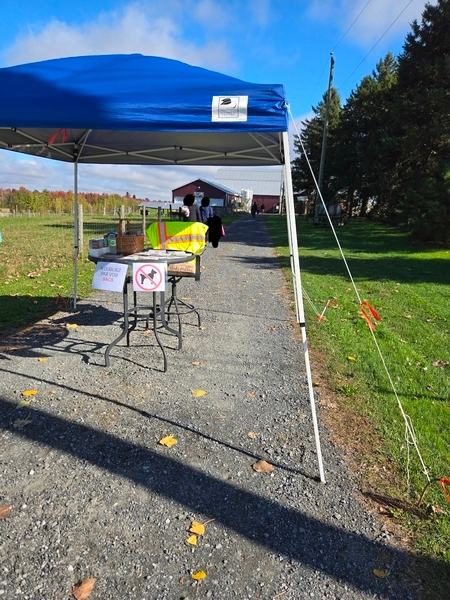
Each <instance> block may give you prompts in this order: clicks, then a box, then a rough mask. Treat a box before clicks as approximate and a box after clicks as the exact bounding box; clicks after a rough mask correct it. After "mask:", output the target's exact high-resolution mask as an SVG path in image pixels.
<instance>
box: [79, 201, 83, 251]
mask: <svg viewBox="0 0 450 600" xmlns="http://www.w3.org/2000/svg"><path fill="white" fill-rule="evenodd" d="M83 241H84V237H83V205H82V204H79V205H78V240H77V242H78V254H79V255H82V254H83Z"/></svg>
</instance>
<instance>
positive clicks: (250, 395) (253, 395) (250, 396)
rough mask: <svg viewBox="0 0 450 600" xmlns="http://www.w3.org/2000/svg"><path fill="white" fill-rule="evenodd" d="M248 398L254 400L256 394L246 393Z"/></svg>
mask: <svg viewBox="0 0 450 600" xmlns="http://www.w3.org/2000/svg"><path fill="white" fill-rule="evenodd" d="M247 396H248V397H249V398H256V392H247Z"/></svg>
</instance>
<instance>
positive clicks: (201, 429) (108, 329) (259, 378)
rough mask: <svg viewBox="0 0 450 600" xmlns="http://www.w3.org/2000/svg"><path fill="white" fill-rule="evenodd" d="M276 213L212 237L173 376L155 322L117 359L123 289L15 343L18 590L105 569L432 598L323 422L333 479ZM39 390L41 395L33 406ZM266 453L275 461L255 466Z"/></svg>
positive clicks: (1, 585)
mask: <svg viewBox="0 0 450 600" xmlns="http://www.w3.org/2000/svg"><path fill="white" fill-rule="evenodd" d="M266 218H270V216H264V217H262V216H261V217H257V218H256V219H252V218H250V217H247V216H244V217H242V218H241V219H240V220H238V221H236V222H235V223H234V224H233V225H231V226H230V227H229V228H228V230H227V235H226V237H225V238H223V239H222V240H221V242H220V244H219V247H218V248H217V249H214V248H212V247H208V248H207V249H206V252H205V254H204V256H203V259H202V264H203V267H204V268H203V273H202V278H201V281H200V282H199V283H196V282H194V281H192V280H191V281H185V282H183V283H182V284H181V295H182V296H185V297H190V298H191V299H192V300H193V302H194V303H195V305H196V306H197V307H199V309H200V312H201V315H202V327H201V328H198V327H197V326H196V323H195V319H193V318H192V316H189V317H186V319H185V321H186V324H185V326H184V331H183V347H182V349H181V350H176V349H175V346H176V344H175V342H174V338H173V337H172V336H167V335H166V336H164V338H165V340H166V343H167V345H168V346H169V349H168V351H167V356H168V370H167V372H166V373H164V372H162V356H161V352H160V350H159V348H158V347H157V346H156V344H155V338H154V336H153V334H152V333H151V332H150V333H149V332H146V331H145V329H144V324H143V323H142V326H140V327H139V328H138V330H137V331H136V332H134V333H133V334H132V338H131V340H132V344H131V346H130V347H129V348H127V347H126V346H125V345H124V344H123V343H121V344H120V345H119V346H117V347H116V348H115V349H114V350H113V352H112V354H111V365H110V367H109V368H106V367H105V366H104V351H105V344H107V343H109V342H110V341H111V340H112V339H113V338H114V337H115V336H116V335H117V333H118V332H119V331H120V309H121V295H120V294H115V293H106V292H97V293H95V294H94V295H93V296H92V297H91V298H90V299H88V300H86V301H83V302H81V303H80V304H79V306H78V308H79V311H78V312H77V313H76V314H68V313H58V314H57V315H55V316H54V317H53V318H51V319H49V320H46V321H44V322H41V323H39V324H37V325H36V326H35V327H33V328H31V329H30V330H28V331H26V332H22V333H21V334H20V335H16V336H13V337H10V338H9V339H7V340H4V341H3V342H2V347H1V353H0V358H1V359H2V361H1V367H2V374H1V379H0V404H1V410H0V425H1V428H2V429H1V435H0V464H1V470H0V476H1V479H0V504H10V505H12V511H11V514H10V515H9V516H7V517H6V518H4V519H2V520H0V600H3V599H12V598H15V599H16V598H21V599H30V600H41V599H42V600H56V599H57V598H64V597H69V596H70V594H71V592H72V590H73V586H74V585H75V584H77V583H78V582H80V581H82V580H84V579H86V578H95V579H96V581H95V586H94V588H93V591H92V593H91V594H90V595H89V598H90V599H92V600H107V599H114V600H179V599H185V600H187V599H200V598H212V599H221V600H229V599H233V598H238V599H239V600H245V599H250V598H252V599H256V598H258V599H265V600H271V599H275V598H282V599H283V600H293V599H302V598H315V599H318V598H332V599H342V600H347V599H372V598H386V599H397V598H398V599H402V600H407V599H409V598H413V595H412V592H411V587H410V586H409V585H408V584H407V582H406V581H405V576H404V574H405V571H406V568H407V565H408V554H407V553H406V552H405V551H403V550H402V549H401V548H400V546H397V545H396V543H395V539H394V538H393V537H391V536H390V535H389V533H388V532H387V530H386V529H385V527H384V526H383V524H382V523H381V522H378V521H377V519H376V518H375V517H374V516H373V515H371V514H370V513H369V512H368V511H367V510H365V509H364V507H363V506H362V504H361V503H360V501H359V499H358V495H357V490H356V487H355V486H356V484H355V482H354V480H353V479H352V478H351V476H350V475H349V473H348V472H347V469H346V466H345V462H344V458H343V456H342V455H340V453H339V450H337V449H336V447H335V446H333V445H332V444H331V443H330V442H329V441H328V438H327V431H326V430H324V428H323V427H322V426H321V440H322V451H323V458H324V467H325V476H326V479H327V483H326V484H321V483H320V482H319V481H318V467H317V456H316V453H315V444H314V437H313V430H312V422H311V413H310V408H309V398H308V391H307V385H306V380H305V369H304V359H303V353H302V348H301V345H300V344H298V342H297V341H296V339H298V335H296V333H297V329H298V326H297V325H296V323H295V319H294V315H293V314H292V312H291V309H290V307H289V295H288V293H287V291H286V284H285V281H284V279H283V276H282V273H281V270H280V269H279V265H278V263H277V259H276V258H275V255H274V252H273V249H272V247H271V246H270V243H269V239H268V234H267V230H266V226H265V219H266ZM70 325H71V326H70ZM26 390H36V391H37V393H36V394H35V395H31V396H29V397H28V398H26V400H30V399H31V403H30V405H29V406H25V407H23V408H16V405H17V404H18V402H19V401H20V400H22V399H25V398H23V396H22V393H23V392H24V391H26ZM193 390H194V391H195V390H203V391H204V392H206V394H204V395H199V396H198V397H195V394H194V393H193ZM197 395H198V393H197ZM17 421H21V422H19V423H17ZM24 421H25V423H24ZM15 425H19V426H20V425H21V427H15ZM165 436H174V437H175V438H176V440H177V443H176V445H173V446H172V447H170V448H169V447H166V446H163V445H161V444H160V443H159V442H160V440H161V439H162V438H164V437H165ZM260 459H264V460H266V461H267V462H268V463H270V464H271V465H273V466H274V470H273V471H272V472H269V473H260V472H255V470H253V468H252V465H254V463H256V462H257V461H258V460H260ZM193 521H197V522H200V523H202V524H204V529H205V531H204V534H203V535H198V536H197V537H196V538H195V539H194V538H192V540H191V541H197V545H191V544H189V543H187V539H188V538H189V537H190V536H191V535H192V534H191V533H190V532H189V531H188V530H189V529H190V526H191V524H192V522H193ZM374 570H375V571H376V573H377V574H378V575H379V576H378V577H377V576H376V575H375V574H374ZM198 571H203V572H204V574H206V576H205V577H204V578H203V579H199V580H194V579H193V578H192V577H191V576H192V574H194V573H196V572H198ZM385 574H386V575H387V576H386V577H384V576H383V575H385ZM380 575H381V576H380ZM201 576H202V574H200V577H201ZM80 595H81V594H80ZM81 597H82V595H81Z"/></svg>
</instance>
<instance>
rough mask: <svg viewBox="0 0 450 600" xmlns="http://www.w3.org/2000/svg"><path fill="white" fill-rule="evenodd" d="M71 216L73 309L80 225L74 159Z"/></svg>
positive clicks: (76, 167) (76, 164)
mask: <svg viewBox="0 0 450 600" xmlns="http://www.w3.org/2000/svg"><path fill="white" fill-rule="evenodd" d="M73 179H74V183H73V190H74V191H73V213H74V214H73V218H74V221H75V227H74V234H73V310H76V308H77V287H78V254H79V248H78V244H79V240H80V236H79V231H78V228H79V226H80V224H79V222H78V162H77V161H75V163H74V165H73Z"/></svg>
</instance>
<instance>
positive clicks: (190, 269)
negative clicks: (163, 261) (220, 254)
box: [167, 258, 196, 277]
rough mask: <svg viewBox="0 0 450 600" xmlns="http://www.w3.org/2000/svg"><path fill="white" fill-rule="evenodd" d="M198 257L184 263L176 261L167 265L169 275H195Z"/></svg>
mask: <svg viewBox="0 0 450 600" xmlns="http://www.w3.org/2000/svg"><path fill="white" fill-rule="evenodd" d="M195 267H196V259H195V258H194V260H191V261H189V262H184V263H174V264H171V265H167V274H168V275H169V277H170V275H184V274H185V273H186V274H187V275H195Z"/></svg>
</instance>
